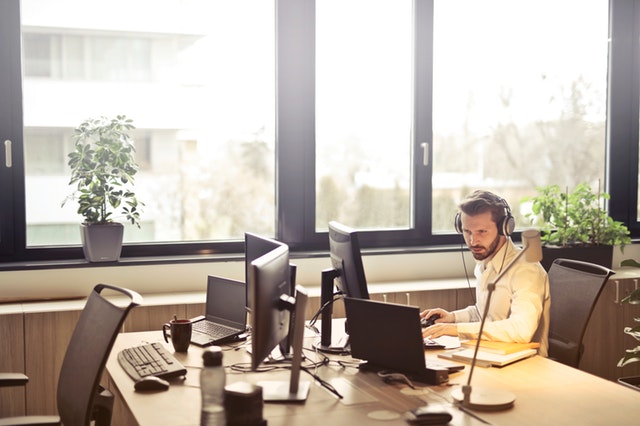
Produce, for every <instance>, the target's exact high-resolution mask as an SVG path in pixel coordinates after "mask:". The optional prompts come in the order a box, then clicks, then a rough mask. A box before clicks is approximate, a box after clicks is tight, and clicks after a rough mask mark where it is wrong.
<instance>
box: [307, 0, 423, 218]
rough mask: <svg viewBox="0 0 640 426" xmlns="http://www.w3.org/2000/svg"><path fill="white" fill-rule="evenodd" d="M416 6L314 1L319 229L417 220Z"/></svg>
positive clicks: (392, 1)
mask: <svg viewBox="0 0 640 426" xmlns="http://www.w3.org/2000/svg"><path fill="white" fill-rule="evenodd" d="M411 3H412V2H411V1H409V0H402V1H398V0H322V1H318V2H317V3H316V17H317V19H316V228H317V229H318V230H326V227H327V223H328V221H330V220H339V221H342V222H344V223H347V224H349V225H350V226H354V227H358V228H370V229H371V228H375V229H383V228H405V229H406V228H409V227H410V226H411V225H412V222H411V218H412V216H411V187H410V185H411V113H410V111H411V110H410V108H411V99H412V97H411V90H412V87H411V78H412V73H411V66H412V56H411V46H412V42H411V37H412V36H411V33H412V19H411V14H412V8H411Z"/></svg>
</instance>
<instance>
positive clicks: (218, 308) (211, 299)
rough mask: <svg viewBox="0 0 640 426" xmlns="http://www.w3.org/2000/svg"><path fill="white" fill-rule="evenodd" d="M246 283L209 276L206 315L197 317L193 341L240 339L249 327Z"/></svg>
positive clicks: (219, 341)
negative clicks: (247, 326)
mask: <svg viewBox="0 0 640 426" xmlns="http://www.w3.org/2000/svg"><path fill="white" fill-rule="evenodd" d="M245 288H246V286H245V283H243V282H241V281H235V280H230V279H227V278H221V277H216V276H212V275H210V276H208V277H207V303H206V311H205V315H204V316H202V317H198V318H195V319H194V320H193V321H194V322H193V330H192V333H191V343H195V344H196V345H200V346H209V345H217V344H221V343H226V342H229V341H233V340H235V339H237V338H238V337H239V336H240V335H241V334H243V333H244V331H245V330H246V325H247V310H246V290H245Z"/></svg>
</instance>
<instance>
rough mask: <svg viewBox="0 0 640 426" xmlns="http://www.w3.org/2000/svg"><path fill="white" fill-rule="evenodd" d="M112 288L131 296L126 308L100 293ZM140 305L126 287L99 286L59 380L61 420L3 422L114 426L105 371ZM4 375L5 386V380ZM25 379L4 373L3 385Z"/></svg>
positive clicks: (12, 422) (83, 315)
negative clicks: (126, 323) (104, 385)
mask: <svg viewBox="0 0 640 426" xmlns="http://www.w3.org/2000/svg"><path fill="white" fill-rule="evenodd" d="M104 289H109V290H114V291H116V292H119V293H121V294H124V295H126V296H127V297H128V300H127V301H126V302H125V304H121V303H118V304H114V303H112V302H111V301H109V300H107V299H106V298H104V297H103V295H102V294H101V292H102V290H104ZM141 303H142V297H141V296H140V295H139V294H138V293H136V292H135V291H132V290H128V289H125V288H119V287H114V286H110V285H107V284H98V285H96V286H95V287H94V289H93V291H92V292H91V294H90V295H89V298H88V299H87V303H86V305H85V307H84V309H83V311H82V313H81V314H80V318H79V319H78V323H77V324H76V327H75V330H74V331H73V335H72V336H71V340H70V342H69V346H68V347H67V351H66V354H65V356H64V360H63V361H62V368H61V369H60V376H59V378H58V390H57V407H58V414H59V416H26V417H9V418H4V419H0V426H4V425H59V424H61V423H62V424H64V425H65V426H75V425H89V424H90V422H91V421H92V420H94V421H95V425H96V426H107V425H109V424H110V423H111V411H112V408H113V395H112V394H111V393H110V392H109V391H108V390H106V389H103V388H102V387H101V386H100V379H101V378H102V373H103V370H104V366H105V364H106V362H107V358H108V357H109V353H110V352H111V348H112V347H113V343H114V342H115V339H116V336H117V335H118V333H119V332H120V330H121V328H122V324H123V323H124V320H125V318H126V317H127V314H128V313H129V311H130V310H131V309H132V308H134V307H136V306H138V305H140V304H141ZM3 376H4V378H6V379H7V380H6V381H3ZM27 380H28V378H27V377H26V376H25V375H22V374H14V373H2V374H0V386H16V385H23V384H25V383H26V382H27Z"/></svg>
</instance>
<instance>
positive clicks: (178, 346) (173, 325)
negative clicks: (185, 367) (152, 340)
mask: <svg viewBox="0 0 640 426" xmlns="http://www.w3.org/2000/svg"><path fill="white" fill-rule="evenodd" d="M191 328H192V326H191V320H188V319H172V320H171V321H169V322H168V323H166V324H164V325H163V326H162V335H163V336H164V341H165V342H167V343H168V342H169V337H170V338H171V344H172V345H173V349H174V350H175V351H176V352H187V351H188V350H189V344H190V343H191ZM167 332H168V333H169V334H167Z"/></svg>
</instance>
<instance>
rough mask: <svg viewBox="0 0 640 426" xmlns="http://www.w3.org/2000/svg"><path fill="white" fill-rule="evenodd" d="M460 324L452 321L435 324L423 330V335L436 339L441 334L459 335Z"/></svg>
mask: <svg viewBox="0 0 640 426" xmlns="http://www.w3.org/2000/svg"><path fill="white" fill-rule="evenodd" d="M457 335H458V326H457V325H455V324H451V323H440V324H434V325H432V326H431V327H427V328H425V329H424V330H422V337H430V338H432V339H435V338H437V337H440V336H457Z"/></svg>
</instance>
